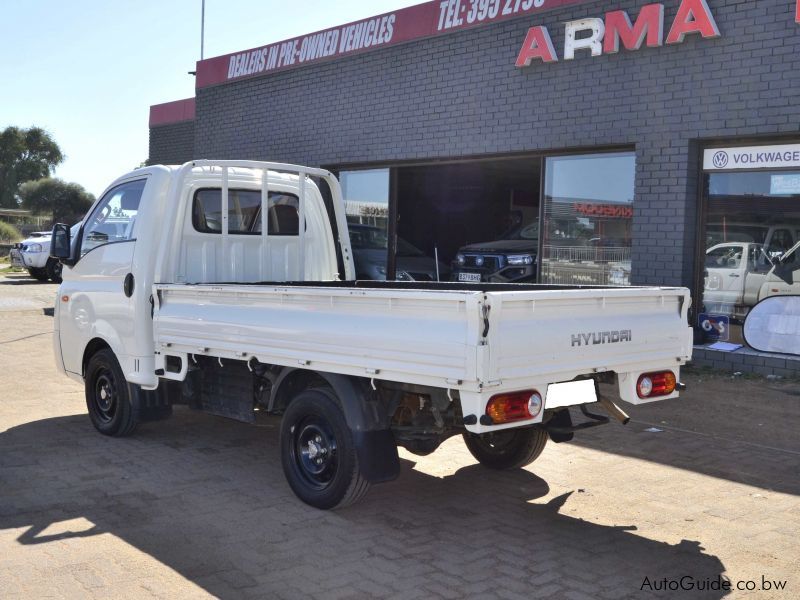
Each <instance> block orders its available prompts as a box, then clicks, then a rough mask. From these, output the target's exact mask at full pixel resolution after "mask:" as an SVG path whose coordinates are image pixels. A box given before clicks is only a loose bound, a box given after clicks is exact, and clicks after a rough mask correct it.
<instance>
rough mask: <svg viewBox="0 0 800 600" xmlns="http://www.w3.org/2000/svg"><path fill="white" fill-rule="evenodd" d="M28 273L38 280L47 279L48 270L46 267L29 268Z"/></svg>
mask: <svg viewBox="0 0 800 600" xmlns="http://www.w3.org/2000/svg"><path fill="white" fill-rule="evenodd" d="M28 275H30V276H31V277H33V278H34V279H35V280H36V281H47V271H46V270H45V269H28Z"/></svg>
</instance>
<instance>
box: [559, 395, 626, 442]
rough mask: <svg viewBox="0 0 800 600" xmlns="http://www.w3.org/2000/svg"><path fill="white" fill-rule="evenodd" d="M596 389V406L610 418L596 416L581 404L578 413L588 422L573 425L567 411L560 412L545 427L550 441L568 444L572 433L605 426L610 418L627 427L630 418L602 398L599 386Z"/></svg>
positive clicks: (572, 435)
mask: <svg viewBox="0 0 800 600" xmlns="http://www.w3.org/2000/svg"><path fill="white" fill-rule="evenodd" d="M596 389H597V402H598V404H600V405H601V406H602V407H603V408H604V409H605V410H606V412H607V413H608V414H609V415H610V416H606V415H598V414H596V413H593V412H590V411H589V409H588V408H586V406H587V405H586V404H581V405H580V406H579V408H580V411H581V413H583V416H585V417H586V418H587V419H588V420H587V421H584V422H583V423H578V424H577V425H573V423H572V417H571V416H570V412H569V410H561V411H559V412H557V413H556V414H555V415H554V416H553V418H552V419H550V420H549V421H548V422H547V424H546V425H545V429H546V430H547V433H548V434H549V435H550V439H551V440H553V441H554V442H556V443H560V442H568V441H570V440H571V439H572V438H573V437H574V433H575V432H576V431H581V430H582V429H589V428H590V427H597V426H598V425H605V424H606V423H608V422H610V421H611V419H610V417H614V418H615V419H616V420H617V421H619V422H620V423H622V424H623V425H627V424H628V423H629V422H630V420H631V418H630V417H629V416H628V415H627V414H626V413H625V411H624V410H622V409H621V408H620V407H619V406H617V405H616V404H614V403H613V402H612V401H611V400H609V399H608V398H606V397H605V396H603V395H602V394H601V393H600V389H599V386H596Z"/></svg>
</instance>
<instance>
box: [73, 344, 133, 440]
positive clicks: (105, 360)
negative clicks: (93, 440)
mask: <svg viewBox="0 0 800 600" xmlns="http://www.w3.org/2000/svg"><path fill="white" fill-rule="evenodd" d="M85 391H86V408H87V409H88V411H89V418H90V419H91V420H92V424H93V425H94V427H95V429H97V431H99V432H100V433H102V434H103V435H108V436H112V437H122V436H126V435H130V434H131V433H133V430H134V429H136V425H137V424H138V421H139V419H138V411H137V410H136V409H135V407H134V406H133V405H132V402H131V399H132V394H131V390H130V384H128V382H127V381H126V380H125V375H124V374H123V373H122V369H121V368H120V366H119V362H117V359H116V357H115V356H114V353H113V352H112V351H111V350H110V349H108V348H106V349H103V350H100V351H98V352H96V353H95V354H94V355H93V356H92V357H91V358H90V359H89V364H88V365H87V367H86V378H85Z"/></svg>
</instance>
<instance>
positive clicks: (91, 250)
mask: <svg viewBox="0 0 800 600" xmlns="http://www.w3.org/2000/svg"><path fill="white" fill-rule="evenodd" d="M146 183H147V179H146V178H139V179H135V180H131V181H127V182H124V183H120V184H119V185H116V186H115V187H113V188H111V189H110V190H108V191H107V192H106V193H105V194H104V195H103V197H102V198H101V199H100V200H99V201H98V202H97V203H96V204H95V206H94V208H93V209H92V211H91V213H90V214H89V216H88V217H87V218H86V219H85V221H84V223H83V227H82V228H81V230H80V232H79V233H78V239H77V240H76V242H75V243H76V244H77V248H78V249H79V251H78V257H79V258H78V261H77V262H76V263H75V264H74V265H73V266H72V267H71V268H69V269H64V275H63V278H64V281H63V283H62V285H61V288H60V294H59V295H60V298H59V300H58V301H59V311H58V319H59V330H60V340H61V356H62V360H63V363H64V368H65V369H66V370H67V371H69V372H71V373H75V374H78V375H82V369H83V364H82V363H83V354H84V351H85V349H86V346H87V345H88V344H89V342H90V341H91V340H93V339H95V338H99V339H102V340H103V341H104V342H105V343H107V344H108V345H109V346H111V349H112V350H113V351H114V353H115V354H116V356H117V359H118V360H119V362H120V365H122V367H123V371H126V370H127V369H126V364H125V363H126V357H127V354H128V346H129V345H130V343H131V341H130V340H132V339H133V336H135V335H136V332H135V331H134V320H133V318H132V300H131V297H130V294H131V292H132V290H133V287H132V283H133V276H132V275H131V264H132V261H133V251H134V248H135V246H136V216H137V213H138V211H139V203H140V201H141V198H142V194H143V192H144V189H145V185H146ZM126 280H127V281H126Z"/></svg>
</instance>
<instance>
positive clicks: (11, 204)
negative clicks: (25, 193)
mask: <svg viewBox="0 0 800 600" xmlns="http://www.w3.org/2000/svg"><path fill="white" fill-rule="evenodd" d="M63 160H64V155H63V154H62V153H61V149H60V148H59V147H58V144H56V142H55V140H54V139H53V138H52V137H51V136H50V134H49V133H47V132H46V131H45V130H44V129H41V128H40V127H31V128H30V129H20V128H19V127H6V129H4V130H3V131H2V132H0V207H2V208H17V206H18V205H17V194H18V192H19V186H20V185H22V184H23V183H25V182H26V181H33V180H36V179H41V178H43V177H49V176H50V172H51V170H52V169H54V168H55V167H56V166H57V165H59V164H61V162H63Z"/></svg>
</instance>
